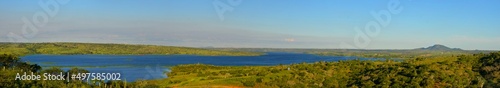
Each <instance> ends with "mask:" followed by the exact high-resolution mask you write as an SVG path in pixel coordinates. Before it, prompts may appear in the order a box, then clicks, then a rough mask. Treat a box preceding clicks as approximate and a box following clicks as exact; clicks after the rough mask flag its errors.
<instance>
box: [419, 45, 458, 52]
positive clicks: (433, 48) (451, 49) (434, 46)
mask: <svg viewBox="0 0 500 88" xmlns="http://www.w3.org/2000/svg"><path fill="white" fill-rule="evenodd" d="M414 50H435V51H460V50H462V49H460V48H450V47H447V46H444V45H440V44H436V45H433V46H429V47H427V48H417V49H414Z"/></svg>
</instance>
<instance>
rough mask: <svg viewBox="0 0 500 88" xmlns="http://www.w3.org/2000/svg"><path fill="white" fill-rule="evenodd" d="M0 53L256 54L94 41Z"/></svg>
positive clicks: (13, 47) (19, 46)
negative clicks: (98, 42)
mask: <svg viewBox="0 0 500 88" xmlns="http://www.w3.org/2000/svg"><path fill="white" fill-rule="evenodd" d="M0 54H13V55H20V56H23V55H29V54H55V55H73V54H106V55H143V54H148V55H151V54H155V55H173V54H186V55H203V56H258V55H262V53H256V52H231V51H218V50H206V49H197V48H188V47H173V46H156V45H129V44H96V43H0Z"/></svg>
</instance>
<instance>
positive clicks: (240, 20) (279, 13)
mask: <svg viewBox="0 0 500 88" xmlns="http://www.w3.org/2000/svg"><path fill="white" fill-rule="evenodd" d="M50 1H52V0H48V1H44V0H41V1H32V0H2V1H0V42H80V43H120V44H122V43H124V44H147V45H166V46H185V47H232V48H317V49H339V48H341V49H344V48H349V49H414V48H421V47H428V46H432V45H434V44H442V45H445V46H448V47H450V48H461V49H465V50H476V49H477V50H500V47H499V46H498V44H500V35H498V33H500V25H498V22H497V21H499V20H500V6H499V5H498V4H500V1H481V2H475V1H466V0H463V1H452V0H444V1H433V0H383V1H363V2H360V1H352V0H348V1H347V0H342V1H340V0H338V1H337V0H335V1H333V0H332V1H302V0H289V1H286V2H285V1H281V0H234V1H241V2H227V1H226V0H148V1H133V0H120V1H118V0H113V1H104V0H68V1H69V2H60V1H65V0H56V1H59V2H56V1H54V2H50ZM229 1H232V0H229ZM46 6H50V7H48V8H46ZM218 6H221V7H218ZM56 7H57V8H56ZM391 7H394V8H393V9H396V10H391ZM221 8H222V9H226V10H227V9H232V10H231V11H229V10H228V11H225V12H222V13H221V12H220V11H219V10H220V9H221ZM218 11H219V12H218ZM384 11H387V12H389V13H388V14H390V16H389V17H388V18H387V17H385V16H382V15H384V14H383V13H384ZM377 14H378V15H377ZM381 14H382V15H381ZM34 17H36V18H38V19H35V18H34ZM379 17H381V19H382V20H386V21H387V22H384V21H382V22H380V19H378V18H379ZM44 18H47V19H44ZM370 22H374V23H375V24H374V25H375V26H373V25H372V27H376V26H379V27H380V28H379V29H380V30H379V32H377V33H370V32H373V30H368V31H366V30H365V26H366V25H369V24H370ZM29 24H31V26H30V25H29ZM356 29H359V30H356ZM372 29H373V28H372ZM360 37H362V38H363V37H365V38H368V40H369V41H363V42H362V43H356V41H357V40H356V39H360ZM362 38H361V39H362ZM19 39H21V40H19Z"/></svg>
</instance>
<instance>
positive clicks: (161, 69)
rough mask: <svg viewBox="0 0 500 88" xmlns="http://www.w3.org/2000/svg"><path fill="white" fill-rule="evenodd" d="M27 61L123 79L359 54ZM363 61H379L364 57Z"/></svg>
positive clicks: (68, 57)
mask: <svg viewBox="0 0 500 88" xmlns="http://www.w3.org/2000/svg"><path fill="white" fill-rule="evenodd" d="M21 58H22V60H23V61H28V62H30V63H34V64H39V65H40V66H42V67H45V68H47V67H50V66H58V67H63V69H65V70H67V69H69V68H71V67H79V68H85V69H87V70H89V71H90V72H96V73H102V72H119V73H121V74H122V77H121V78H122V80H124V79H126V80H127V81H129V82H131V81H135V80H137V79H158V78H166V75H164V74H165V72H168V71H169V69H168V67H166V66H174V65H179V64H195V63H203V64H213V65H221V66H255V65H260V66H268V65H279V64H292V63H302V62H307V63H311V62H317V61H339V60H352V59H357V57H344V56H317V55H311V54H299V53H268V54H267V55H263V56H196V55H30V56H25V57H21ZM360 59H361V60H376V59H374V58H360Z"/></svg>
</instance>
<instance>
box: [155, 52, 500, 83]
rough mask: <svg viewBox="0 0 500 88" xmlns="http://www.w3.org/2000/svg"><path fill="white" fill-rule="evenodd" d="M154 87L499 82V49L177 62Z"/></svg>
mask: <svg viewBox="0 0 500 88" xmlns="http://www.w3.org/2000/svg"><path fill="white" fill-rule="evenodd" d="M171 70H172V72H170V73H168V75H169V78H167V79H162V80H152V81H145V83H147V84H150V85H156V86H160V87H207V86H209V87H210V86H246V87H257V88H266V87H300V88H304V87H313V88H314V87H327V88H332V87H333V88H335V87H363V88H365V87H486V88H498V87H500V83H499V79H500V74H499V73H500V52H495V53H490V54H471V55H460V56H443V57H432V58H415V59H409V60H406V61H402V62H394V61H391V60H388V61H360V60H350V61H340V62H316V63H310V64H308V63H300V64H292V65H279V66H236V67H235V66H213V65H204V64H191V65H179V66H175V67H172V68H171Z"/></svg>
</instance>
